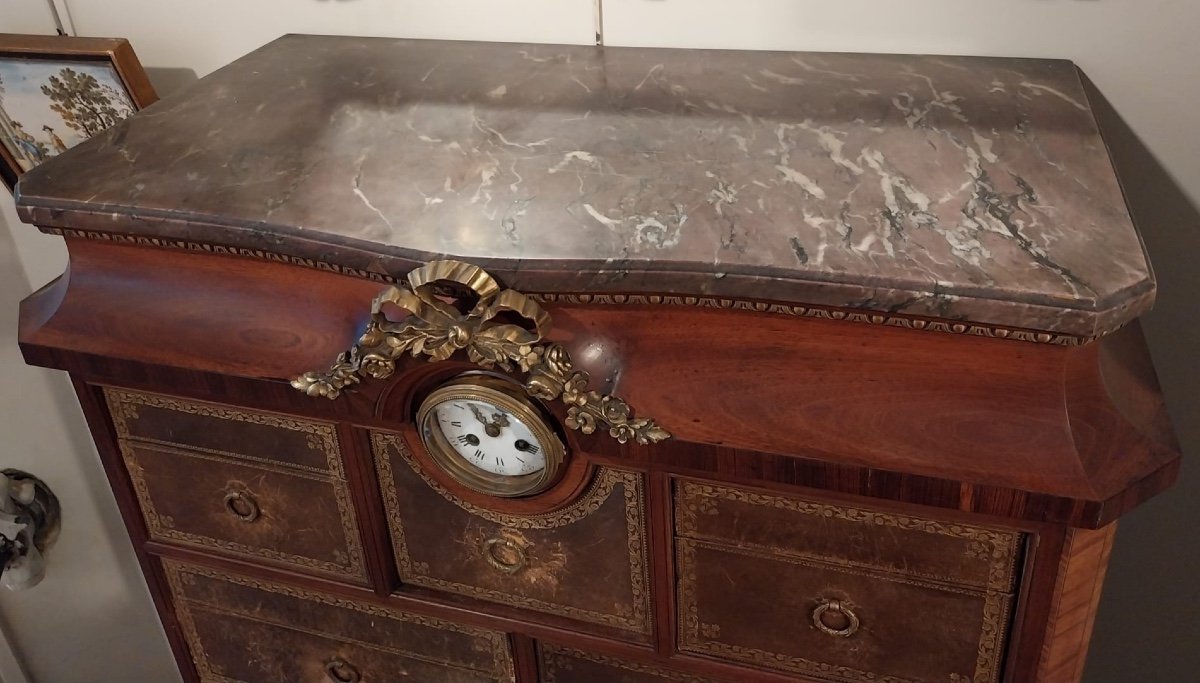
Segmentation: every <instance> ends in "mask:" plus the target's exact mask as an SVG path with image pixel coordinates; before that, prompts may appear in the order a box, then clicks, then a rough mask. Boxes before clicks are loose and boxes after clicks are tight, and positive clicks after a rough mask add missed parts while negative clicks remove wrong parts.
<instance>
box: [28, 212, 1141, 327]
mask: <svg viewBox="0 0 1200 683" xmlns="http://www.w3.org/2000/svg"><path fill="white" fill-rule="evenodd" d="M39 229H40V230H41V231H42V232H44V233H46V234H47V235H59V236H61V237H69V238H72V239H85V240H91V241H100V242H112V243H114V244H133V245H138V246H148V247H155V248H159V249H174V250H182V251H196V252H203V253H207V254H216V255H224V256H240V257H243V258H251V259H256V260H260V261H270V262H273V263H285V264H288V265H293V266H301V267H304V268H312V269H314V270H322V271H326V272H332V273H337V274H339V275H346V276H348V277H353V278H358V279H360V280H370V281H373V282H383V283H388V284H395V283H397V282H399V281H400V279H402V278H395V277H392V276H390V275H385V274H383V273H377V272H374V271H370V270H364V269H359V268H349V267H346V266H341V265H337V264H334V263H329V262H326V261H319V260H317V259H306V258H300V257H298V256H289V255H286V254H279V253H275V252H271V251H266V250H264V249H250V248H246V247H228V246H222V245H216V244H208V243H205V242H196V241H192V240H178V239H168V238H163V237H144V236H141V235H119V234H115V233H109V232H100V231H97V230H77V229H75V228H45V227H42V228H39ZM526 296H528V297H529V298H531V299H533V300H534V301H537V302H540V303H572V304H598V305H622V306H635V305H654V306H658V305H669V306H698V307H701V308H723V309H734V310H740V311H754V312H759V313H774V314H778V315H786V316H792V317H799V318H819V319H823V320H844V321H847V322H855V323H868V324H872V325H886V326H889V327H902V328H905V329H909V330H921V331H928V332H941V333H946V334H960V335H966V336H972V337H987V338H991V339H1012V340H1016V341H1023V342H1031V343H1035V344H1052V345H1055V346H1082V345H1084V344H1088V343H1091V342H1093V341H1095V340H1097V339H1099V338H1100V337H1103V336H1105V335H1107V334H1111V333H1113V332H1115V331H1117V330H1118V329H1120V328H1121V327H1122V326H1120V325H1118V326H1115V327H1112V328H1108V329H1103V330H1098V331H1097V332H1096V334H1093V335H1088V336H1079V335H1072V334H1063V333H1058V332H1042V331H1038V330H1030V329H1024V328H1019V327H1011V326H1005V325H986V324H980V323H964V322H952V321H945V320H936V319H928V318H919V317H916V316H906V315H902V314H897V313H879V312H874V311H854V310H848V309H844V308H837V307H834V306H817V305H796V304H782V303H771V302H763V301H756V300H752V299H738V298H733V297H713V296H682V295H673V294H592V293H568V292H562V293H549V292H526Z"/></svg>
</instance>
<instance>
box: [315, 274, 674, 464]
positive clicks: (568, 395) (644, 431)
mask: <svg viewBox="0 0 1200 683" xmlns="http://www.w3.org/2000/svg"><path fill="white" fill-rule="evenodd" d="M407 281H408V285H409V289H402V288H400V287H395V286H389V287H387V288H386V289H384V290H383V291H382V292H380V293H379V295H378V296H376V297H375V300H374V301H373V302H372V303H371V320H370V322H369V323H368V324H367V329H366V331H365V332H364V333H363V335H362V336H361V337H360V338H359V340H358V342H357V343H356V344H354V346H353V347H351V348H350V349H349V350H348V351H345V352H343V353H342V354H341V355H339V356H338V358H337V360H336V361H335V362H334V364H333V367H332V368H330V369H329V370H328V371H327V372H306V373H304V374H303V375H301V376H300V377H297V378H295V379H294V380H292V386H294V387H295V388H297V389H299V390H300V391H303V392H304V393H306V394H308V395H309V396H324V397H326V398H330V399H335V398H337V397H338V396H340V395H341V392H342V390H343V389H346V388H348V387H351V386H353V385H355V384H358V383H359V382H360V381H361V380H360V377H363V376H367V377H373V378H375V379H385V378H387V377H390V376H391V375H392V373H394V372H395V370H396V360H397V359H399V358H400V357H401V356H402V355H403V354H405V353H408V354H409V355H411V356H414V357H416V356H422V355H425V356H429V360H430V361H440V360H446V359H448V358H450V357H451V356H453V355H454V354H455V353H457V352H459V351H466V354H467V358H468V359H470V361H471V362H472V363H475V364H477V365H479V366H481V367H484V368H488V369H495V368H499V369H501V370H504V371H505V372H508V373H510V374H515V373H516V371H517V370H519V371H520V372H521V373H524V378H523V385H524V387H525V391H526V392H527V393H528V394H529V395H530V396H532V397H534V398H538V399H542V400H546V401H553V400H560V401H562V402H563V403H564V404H566V405H567V419H566V425H567V427H569V428H571V429H577V430H579V431H581V432H583V433H584V434H591V433H593V432H594V431H596V428H597V426H604V427H607V428H608V433H609V435H610V436H612V437H613V438H614V439H616V440H617V441H619V442H621V443H625V442H627V441H629V440H630V439H634V440H635V441H637V442H638V443H641V444H646V443H654V442H658V441H662V440H663V439H667V438H670V436H671V435H670V434H669V433H668V432H667V431H666V430H664V429H663V428H662V427H659V426H658V424H657V423H655V421H654V420H653V419H651V418H645V417H641V418H634V417H633V415H632V410H631V409H630V407H629V404H628V403H626V402H625V401H623V400H621V399H619V398H617V397H616V396H610V395H605V394H600V393H599V392H596V391H588V389H587V386H588V382H589V380H590V377H589V375H588V373H587V372H584V371H583V370H576V369H575V367H574V364H573V362H572V361H571V355H570V353H568V352H567V350H566V349H565V348H563V346H562V345H561V344H556V343H550V342H544V341H542V338H543V335H544V334H545V333H546V332H547V331H548V330H549V329H550V315H549V314H548V313H546V312H545V311H544V310H542V308H541V306H539V305H538V304H537V303H536V302H534V301H533V300H532V299H530V298H529V297H527V296H525V295H524V294H521V293H520V292H517V291H515V290H511V289H502V288H501V287H500V284H499V283H498V282H496V280H495V279H494V278H493V277H492V276H491V275H489V274H488V273H487V271H485V270H483V269H482V268H480V267H478V266H473V265H471V264H469V263H463V262H461V261H449V260H446V261H431V262H429V263H427V264H425V265H423V266H421V267H419V268H416V269H415V270H413V271H411V272H410V273H409V274H408V277H407ZM441 283H448V284H450V285H451V286H452V287H451V288H445V287H442V286H441ZM453 285H460V286H461V287H465V288H466V289H467V290H470V292H473V293H474V295H475V296H477V297H478V301H477V302H476V303H475V305H474V306H473V307H472V308H471V310H470V311H469V312H467V313H462V312H460V311H459V309H458V308H457V307H456V306H455V305H454V304H453V303H451V302H450V301H447V300H446V299H450V300H453V301H456V302H457V301H462V300H463V296H462V294H464V292H461V291H455V290H454V289H453ZM388 304H391V305H393V306H395V307H396V308H399V309H402V310H404V311H407V312H408V316H406V317H404V318H402V319H400V320H391V319H389V318H388V317H387V316H386V315H385V314H384V307H385V306H386V305H388ZM513 317H516V318H517V319H519V320H523V321H525V322H526V323H527V325H525V326H522V325H518V324H513V323H510V322H504V320H506V319H507V320H510V319H512V318H513Z"/></svg>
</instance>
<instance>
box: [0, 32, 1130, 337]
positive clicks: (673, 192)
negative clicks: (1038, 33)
mask: <svg viewBox="0 0 1200 683" xmlns="http://www.w3.org/2000/svg"><path fill="white" fill-rule="evenodd" d="M18 195H19V197H18V199H19V201H18V205H19V209H20V211H21V213H22V216H23V218H24V219H25V220H27V221H30V222H34V223H37V224H38V225H40V226H42V227H44V228H74V229H80V230H89V231H99V232H102V233H105V232H107V233H120V234H128V235H140V236H148V237H153V238H163V239H179V240H188V241H195V242H201V243H206V244H215V245H222V246H229V247H237V248H244V249H255V250H263V251H267V252H271V253H275V254H282V255H286V256H289V257H294V258H299V259H312V260H315V261H320V262H322V263H325V264H331V265H333V266H336V267H344V268H350V269H359V270H362V271H368V272H372V273H384V274H388V275H400V274H403V273H404V272H406V271H407V270H408V269H409V268H411V267H412V266H413V265H414V264H415V263H416V262H419V261H425V260H428V259H431V258H436V257H439V256H450V257H456V258H460V259H464V260H469V261H472V262H474V263H477V264H479V265H482V266H483V267H485V268H487V269H488V270H489V271H491V272H492V273H493V274H495V275H497V276H498V277H500V278H501V279H502V280H503V281H504V282H505V284H507V285H508V286H510V287H514V288H516V289H521V290H524V291H529V292H573V293H586V292H592V293H597V292H620V293H655V294H682V295H707V296H714V297H731V298H742V299H753V300H762V301H772V302H781V303H791V304H817V305H824V306H836V307H847V308H855V309H866V310H871V311H880V312H887V313H902V314H911V315H916V316H930V317H936V318H943V319H950V320H959V321H970V322H974V323H979V324H983V325H996V326H1011V327H1020V328H1027V329H1033V330H1043V331H1052V332H1057V333H1062V334H1066V335H1077V336H1082V337H1089V336H1094V335H1097V334H1102V333H1104V332H1106V331H1109V330H1111V329H1113V328H1115V327H1118V326H1120V325H1121V324H1123V323H1125V322H1127V321H1128V320H1130V319H1132V318H1134V317H1136V316H1137V315H1139V314H1141V313H1142V312H1144V311H1145V310H1147V309H1148V308H1149V307H1150V305H1151V303H1152V300H1153V295H1154V280H1153V275H1152V273H1151V270H1150V267H1149V264H1148V263H1147V260H1146V256H1145V254H1144V253H1143V249H1142V245H1141V241H1140V239H1139V237H1138V234H1137V232H1136V230H1135V229H1134V227H1133V224H1132V222H1131V220H1130V217H1129V214H1128V212H1127V210H1126V207H1125V203H1124V200H1123V198H1122V193H1121V188H1120V186H1119V185H1118V182H1117V179H1116V177H1115V174H1114V171H1113V168H1112V165H1111V163H1110V161H1109V156H1108V152H1107V150H1106V148H1105V145H1104V142H1103V140H1102V139H1101V137H1100V134H1099V132H1098V130H1097V126H1096V123H1095V120H1094V118H1093V115H1092V112H1091V108H1090V106H1089V103H1088V100H1087V96H1086V94H1085V93H1084V90H1083V87H1082V85H1081V79H1080V74H1079V72H1078V70H1077V69H1076V67H1075V66H1074V65H1073V64H1071V63H1070V62H1066V61H1055V60H1036V59H997V58H976V57H936V56H899V55H867V54H813V53H784V52H741V51H704V50H666V49H640V48H639V49H635V48H612V47H607V48H597V47H591V46H560V45H522V44H503V43H469V42H443V41H421V40H391V39H369V38H344V37H325V36H285V37H283V38H280V39H279V40H276V41H274V42H272V43H270V44H269V45H267V46H265V47H263V48H261V49H259V50H257V51H255V52H253V53H251V54H249V55H247V56H246V57H243V58H242V59H239V60H238V61H236V62H234V63H233V64H231V65H229V66H227V67H225V68H223V69H221V70H219V71H217V72H215V73H214V74H212V75H210V76H208V77H206V78H204V79H201V80H200V81H199V82H197V83H196V84H194V85H192V86H191V87H189V88H187V89H185V90H184V91H182V92H180V93H177V94H175V95H173V96H171V97H168V98H166V99H164V100H162V101H160V102H159V103H157V104H155V105H153V106H151V107H149V108H148V109H146V110H144V111H142V112H141V113H139V114H137V115H136V116H134V117H133V118H132V119H130V120H128V121H126V122H125V123H123V124H120V125H118V126H117V127H115V128H114V129H112V130H110V131H108V132H106V133H103V134H101V135H99V136H97V137H96V138H93V139H92V140H89V141H87V142H85V143H83V144H81V145H79V146H78V147H76V148H74V149H72V150H70V151H68V152H67V153H65V154H63V155H61V156H59V157H57V158H55V159H53V160H51V161H49V162H47V163H45V164H43V165H42V166H40V167H38V168H36V169H35V170H34V171H32V172H30V173H28V174H27V175H26V176H24V179H23V180H22V181H21V183H20V186H19V189H18Z"/></svg>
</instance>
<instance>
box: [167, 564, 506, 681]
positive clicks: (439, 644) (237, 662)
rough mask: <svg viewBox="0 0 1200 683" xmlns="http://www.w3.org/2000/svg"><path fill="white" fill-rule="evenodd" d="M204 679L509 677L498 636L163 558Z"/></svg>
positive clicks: (502, 638) (503, 641)
mask: <svg viewBox="0 0 1200 683" xmlns="http://www.w3.org/2000/svg"><path fill="white" fill-rule="evenodd" d="M163 568H164V570H165V572H166V575H167V580H168V583H169V585H170V587H171V592H172V594H173V596H174V601H175V611H176V615H177V616H178V619H179V623H180V626H181V628H182V630H183V633H184V636H185V638H186V639H187V643H188V647H189V649H190V650H191V655H192V658H193V661H194V662H195V664H196V669H197V671H198V672H199V674H200V679H201V681H203V682H204V683H209V682H216V681H220V682H221V683H268V682H270V683H274V682H276V681H288V682H289V683H339V682H341V683H347V682H350V683H356V682H359V681H361V682H362V683H371V682H372V681H400V680H412V681H423V682H426V681H427V682H429V683H499V682H502V681H503V682H506V683H509V682H511V681H513V680H515V678H514V673H513V665H512V659H511V654H510V650H509V644H508V639H507V637H506V636H505V635H504V634H502V633H497V632H493V631H487V630H483V629H475V628H468V627H464V626H460V625H456V624H453V623H450V622H444V621H441V620H438V619H432V618H428V617H422V616H417V615H412V614H407V613H404V612H401V611H398V610H393V609H388V608H383V607H378V606H375V605H366V604H359V603H356V602H354V601H351V600H347V599H344V598H338V597H334V596H329V595H325V594H322V593H316V592H312V591H306V590H301V589H297V588H293V587H290V586H284V585H282V584H275V583H271V582H265V581H259V580H256V579H250V578H247V577H241V576H237V575H234V574H228V573H225V572H221V571H216V570H212V569H208V568H203V567H198V566H194V565H188V564H185V563H179V562H174V561H170V560H164V561H163Z"/></svg>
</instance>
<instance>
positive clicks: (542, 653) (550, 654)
mask: <svg viewBox="0 0 1200 683" xmlns="http://www.w3.org/2000/svg"><path fill="white" fill-rule="evenodd" d="M538 653H539V657H540V660H541V663H540V668H541V674H540V676H539V678H538V680H540V681H541V682H542V683H719V682H718V681H716V680H713V679H711V678H701V677H699V676H692V675H691V674H685V673H680V672H678V671H672V670H670V669H666V668H663V667H658V666H652V665H649V664H641V663H639V662H631V661H628V660H624V659H620V658H618V657H610V656H608V655H601V654H594V653H591V652H583V651H582V650H575V649H572V648H566V647H559V646H557V645H549V644H546V643H542V644H541V645H540V646H539V647H538Z"/></svg>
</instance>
